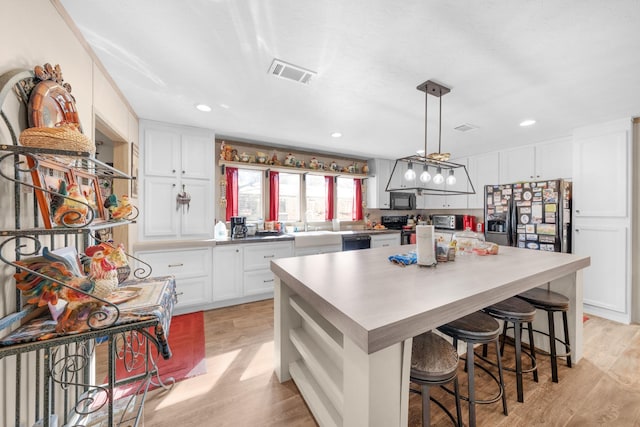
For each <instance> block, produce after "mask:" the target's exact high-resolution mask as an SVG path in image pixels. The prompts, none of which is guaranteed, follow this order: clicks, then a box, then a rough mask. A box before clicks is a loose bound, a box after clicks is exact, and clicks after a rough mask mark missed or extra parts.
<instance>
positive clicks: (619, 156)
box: [572, 119, 634, 323]
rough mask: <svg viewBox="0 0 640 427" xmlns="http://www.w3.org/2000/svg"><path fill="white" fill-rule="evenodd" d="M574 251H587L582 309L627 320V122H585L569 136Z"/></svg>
mask: <svg viewBox="0 0 640 427" xmlns="http://www.w3.org/2000/svg"><path fill="white" fill-rule="evenodd" d="M573 143H574V147H573V165H574V172H575V173H574V177H573V199H572V204H573V229H574V233H573V239H574V240H573V245H572V246H573V252H575V253H578V254H584V255H589V256H590V257H591V266H590V267H589V268H587V269H585V270H584V273H583V274H584V302H585V311H586V312H589V313H593V314H595V315H598V316H601V317H605V318H607V319H611V320H615V321H618V322H624V323H629V322H630V321H631V289H632V278H631V268H632V264H633V261H632V260H633V259H634V254H633V253H632V245H631V240H632V237H631V229H632V220H631V218H632V215H631V206H632V203H633V199H632V194H633V193H632V178H631V175H632V174H631V165H632V159H631V153H632V150H631V120H629V119H624V120H617V121H614V122H609V123H604V124H599V125H594V126H587V127H584V128H580V129H576V130H575V131H574V134H573Z"/></svg>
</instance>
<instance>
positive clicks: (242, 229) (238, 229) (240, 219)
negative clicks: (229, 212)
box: [231, 216, 247, 239]
mask: <svg viewBox="0 0 640 427" xmlns="http://www.w3.org/2000/svg"><path fill="white" fill-rule="evenodd" d="M245 237H247V218H246V217H244V216H232V217H231V238H232V239H244V238H245Z"/></svg>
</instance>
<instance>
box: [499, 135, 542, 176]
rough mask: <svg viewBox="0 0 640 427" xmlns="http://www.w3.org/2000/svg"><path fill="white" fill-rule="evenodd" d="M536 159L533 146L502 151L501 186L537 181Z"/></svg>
mask: <svg viewBox="0 0 640 427" xmlns="http://www.w3.org/2000/svg"><path fill="white" fill-rule="evenodd" d="M535 159H536V151H535V148H534V147H533V146H532V145H528V146H525V147H518V148H514V149H511V150H503V151H501V152H500V182H499V184H510V183H513V182H519V181H533V180H536V177H535V175H536V172H535Z"/></svg>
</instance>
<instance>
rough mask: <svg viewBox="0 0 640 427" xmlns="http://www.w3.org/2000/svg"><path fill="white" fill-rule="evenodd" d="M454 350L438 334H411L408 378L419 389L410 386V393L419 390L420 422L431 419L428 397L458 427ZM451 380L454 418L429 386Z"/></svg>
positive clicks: (459, 423)
mask: <svg viewBox="0 0 640 427" xmlns="http://www.w3.org/2000/svg"><path fill="white" fill-rule="evenodd" d="M457 369H458V352H457V351H456V349H455V348H454V347H453V346H452V345H451V344H450V343H449V341H447V340H445V339H444V338H442V337H441V336H439V335H437V334H434V333H433V332H431V331H429V332H425V333H424V334H421V335H418V336H417V337H414V338H413V346H412V348H411V376H410V379H411V382H413V383H415V384H418V385H420V388H421V389H420V391H417V390H414V389H410V390H411V391H412V392H414V393H421V394H422V425H423V426H429V425H430V420H431V405H430V401H431V400H433V402H434V403H435V404H436V405H438V406H439V407H440V408H442V410H443V411H444V412H445V413H446V414H447V415H448V416H449V418H450V419H451V421H452V422H453V424H454V425H457V426H458V427H462V413H461V410H460V394H459V390H458V373H457ZM450 382H453V387H454V390H455V392H454V396H455V400H456V415H457V422H456V420H454V418H453V415H452V414H451V412H449V410H448V409H447V408H445V407H444V405H442V403H440V402H438V401H437V400H435V399H434V398H433V397H431V395H430V393H429V388H430V387H432V386H436V385H443V384H447V383H450Z"/></svg>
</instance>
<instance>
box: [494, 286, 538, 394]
mask: <svg viewBox="0 0 640 427" xmlns="http://www.w3.org/2000/svg"><path fill="white" fill-rule="evenodd" d="M483 311H484V312H485V313H487V314H489V315H491V316H492V317H493V318H495V319H499V320H502V321H503V322H504V327H503V330H502V346H501V348H500V351H501V352H502V353H504V343H505V341H506V338H507V330H508V329H513V338H514V342H515V343H514V344H515V350H516V369H515V370H514V369H511V368H503V369H504V370H506V371H512V372H515V373H516V384H517V391H518V402H524V391H523V387H522V374H523V373H528V372H533V379H534V381H536V382H538V368H537V365H536V359H535V357H534V354H535V353H532V352H529V353H528V352H526V351H524V352H523V351H522V325H523V323H527V324H529V323H531V322H533V319H534V318H535V317H536V309H535V307H534V306H532V305H531V304H529V303H528V302H526V301H525V300H523V299H520V298H516V297H512V298H508V299H506V300H504V301H500V302H499V303H496V304H493V305H491V306H489V307H486V308H485V309H484V310H483ZM510 323H511V324H513V326H512V327H509V324H510ZM529 341H530V342H533V331H532V330H531V329H529ZM484 350H485V352H484V354H483V355H484V356H486V348H485V349H484ZM522 353H524V354H525V355H527V356H528V357H529V358H530V359H531V368H529V369H522Z"/></svg>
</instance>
